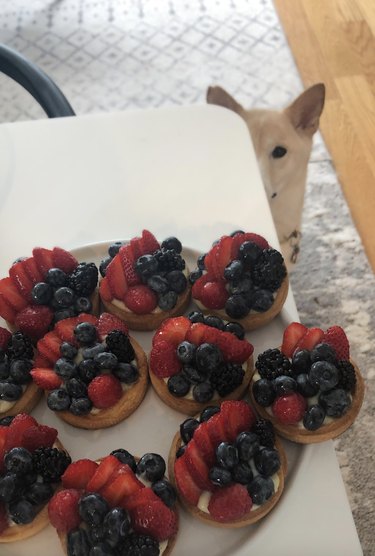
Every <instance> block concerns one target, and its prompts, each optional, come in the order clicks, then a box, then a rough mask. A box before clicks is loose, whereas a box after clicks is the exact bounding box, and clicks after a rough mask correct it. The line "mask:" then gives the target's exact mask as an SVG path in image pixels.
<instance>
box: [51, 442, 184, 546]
mask: <svg viewBox="0 0 375 556" xmlns="http://www.w3.org/2000/svg"><path fill="white" fill-rule="evenodd" d="M165 469H166V465H165V461H164V459H163V458H162V457H161V456H160V455H158V454H153V453H148V454H145V455H144V456H142V457H141V458H140V459H138V458H134V457H133V456H132V455H131V454H130V453H129V452H128V451H127V450H124V449H122V448H120V449H118V450H114V451H113V452H111V454H110V455H108V456H106V457H105V458H103V459H101V460H99V461H98V462H96V461H92V460H90V459H81V460H78V461H76V462H74V463H72V464H71V465H70V466H69V467H68V468H67V470H66V471H65V473H64V475H63V477H62V484H63V487H64V490H61V491H59V492H57V493H56V494H55V496H54V497H53V498H52V500H51V501H50V503H49V507H48V513H49V518H50V521H51V523H52V525H53V526H54V527H55V528H56V530H57V533H58V535H59V538H60V541H61V543H62V546H63V548H64V550H65V553H66V554H67V555H68V556H75V555H77V554H82V555H86V554H87V555H88V554H98V555H99V554H103V555H104V554H105V555H106V556H111V555H113V556H117V555H120V554H123V555H126V554H127V555H131V554H134V555H138V554H139V555H142V554H145V555H146V554H147V555H148V556H158V555H160V556H161V555H163V556H167V555H168V554H170V553H171V551H172V548H173V545H174V543H175V540H176V535H177V531H178V513H177V509H176V492H175V490H174V488H173V487H172V485H171V484H170V483H169V481H168V480H167V479H166V478H165V477H164V473H165Z"/></svg>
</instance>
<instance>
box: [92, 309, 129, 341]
mask: <svg viewBox="0 0 375 556" xmlns="http://www.w3.org/2000/svg"><path fill="white" fill-rule="evenodd" d="M112 330H120V331H121V332H123V333H124V334H128V333H129V328H128V327H127V326H126V324H125V323H124V322H123V321H122V320H120V319H119V318H118V317H115V316H114V315H111V314H110V313H102V314H101V315H100V317H99V322H98V327H97V331H98V336H99V338H100V339H101V340H103V339H104V338H105V336H106V335H107V334H109V332H111V331H112Z"/></svg>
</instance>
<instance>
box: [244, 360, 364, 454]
mask: <svg viewBox="0 0 375 556" xmlns="http://www.w3.org/2000/svg"><path fill="white" fill-rule="evenodd" d="M350 362H351V364H352V365H353V367H354V369H355V374H356V378H357V382H356V387H355V391H354V394H352V403H351V406H350V408H349V409H348V411H347V412H346V413H345V414H344V415H343V416H342V417H338V418H337V419H336V418H333V420H332V421H331V422H330V423H327V424H323V425H322V426H321V427H320V428H319V429H318V430H316V431H309V430H307V429H305V428H300V427H298V426H297V425H284V424H282V423H280V422H279V421H278V420H277V419H276V418H275V417H274V416H273V414H272V413H269V412H268V411H267V409H266V408H265V407H262V406H261V405H259V404H258V403H257V402H256V401H255V399H254V396H253V391H252V387H251V386H252V385H250V398H251V403H252V404H253V406H254V407H255V409H256V411H257V413H258V414H259V415H260V416H261V417H263V418H264V419H268V420H269V421H271V423H272V424H273V426H274V428H275V430H276V432H277V433H278V434H279V435H280V436H282V437H284V438H287V439H288V440H291V441H292V442H297V443H299V444H315V443H317V442H325V441H326V440H331V439H332V438H336V437H338V436H340V434H342V433H343V432H345V431H346V430H347V429H348V428H349V427H350V426H351V425H352V424H353V422H354V420H355V419H356V417H357V415H358V413H359V410H360V409H361V406H362V402H363V398H364V395H365V383H364V381H363V378H362V375H361V371H360V370H359V368H358V367H357V365H356V364H355V363H354V361H352V360H350Z"/></svg>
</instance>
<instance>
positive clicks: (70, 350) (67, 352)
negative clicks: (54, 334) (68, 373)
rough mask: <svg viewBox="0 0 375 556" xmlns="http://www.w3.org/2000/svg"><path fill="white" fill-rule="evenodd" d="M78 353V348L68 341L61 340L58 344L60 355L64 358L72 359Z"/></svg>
mask: <svg viewBox="0 0 375 556" xmlns="http://www.w3.org/2000/svg"><path fill="white" fill-rule="evenodd" d="M77 353H78V349H77V348H76V346H74V345H73V344H70V343H69V342H63V343H62V344H61V345H60V355H61V357H63V358H64V359H74V358H75V356H76V355H77Z"/></svg>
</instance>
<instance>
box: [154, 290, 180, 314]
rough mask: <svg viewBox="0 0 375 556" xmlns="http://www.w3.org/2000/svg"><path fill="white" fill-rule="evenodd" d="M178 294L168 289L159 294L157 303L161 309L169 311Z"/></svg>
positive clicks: (173, 305) (174, 303)
mask: <svg viewBox="0 0 375 556" xmlns="http://www.w3.org/2000/svg"><path fill="white" fill-rule="evenodd" d="M177 298H178V295H177V293H176V292H174V291H168V292H166V293H163V294H161V295H159V297H158V305H159V307H160V309H161V310H162V311H170V310H171V309H173V307H175V305H176V303H177Z"/></svg>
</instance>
